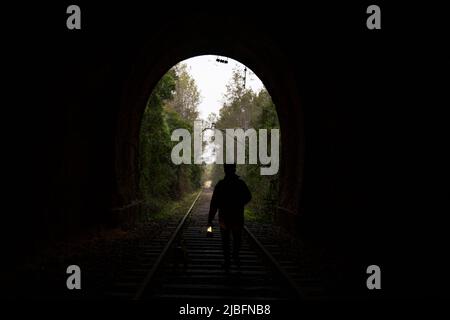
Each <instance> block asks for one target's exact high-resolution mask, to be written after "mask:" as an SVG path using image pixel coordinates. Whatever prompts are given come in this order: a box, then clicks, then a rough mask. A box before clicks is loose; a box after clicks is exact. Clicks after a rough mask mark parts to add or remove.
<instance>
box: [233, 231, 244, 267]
mask: <svg viewBox="0 0 450 320" xmlns="http://www.w3.org/2000/svg"><path fill="white" fill-rule="evenodd" d="M241 242H242V228H236V229H233V260H234V262H235V263H236V265H238V266H240V264H241V261H240V259H239V250H240V249H241Z"/></svg>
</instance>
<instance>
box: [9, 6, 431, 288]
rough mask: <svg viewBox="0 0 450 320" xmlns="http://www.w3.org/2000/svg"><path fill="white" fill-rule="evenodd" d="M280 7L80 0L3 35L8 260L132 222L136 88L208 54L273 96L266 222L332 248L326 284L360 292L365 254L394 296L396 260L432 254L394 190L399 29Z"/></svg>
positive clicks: (404, 284)
mask: <svg viewBox="0 0 450 320" xmlns="http://www.w3.org/2000/svg"><path fill="white" fill-rule="evenodd" d="M284 9H285V8H279V9H276V8H274V9H273V10H271V11H270V12H265V13H261V14H258V15H248V14H239V13H236V12H234V13H233V14H231V13H230V12H226V11H224V12H220V11H219V12H217V11H207V10H198V11H195V12H193V13H192V15H186V14H183V15H181V14H180V15H177V14H173V15H171V16H170V19H168V18H167V17H166V15H163V14H160V12H155V11H148V10H136V7H126V6H125V7H123V6H115V5H110V6H108V7H101V8H100V7H94V6H93V5H87V4H86V5H85V6H84V8H83V10H84V11H85V12H86V14H85V15H84V16H83V17H84V18H83V19H84V20H83V21H84V22H83V23H84V24H83V28H82V30H80V31H79V32H71V31H68V30H67V29H66V28H65V24H64V19H65V17H61V16H60V13H59V12H65V7H64V6H63V5H60V6H59V7H58V6H57V7H53V8H46V10H48V12H50V13H51V15H50V14H49V16H51V17H54V18H50V19H47V20H45V21H44V22H42V21H41V24H40V26H41V28H40V29H39V31H38V30H35V31H30V30H24V32H23V37H22V38H20V37H19V38H17V39H16V40H15V41H17V42H19V41H21V42H22V45H23V47H24V49H23V50H22V51H21V53H20V56H19V57H18V58H19V59H20V61H21V63H20V64H17V65H16V68H15V70H14V75H13V76H12V77H11V79H10V81H11V82H14V83H15V84H17V85H18V86H17V88H18V90H17V92H13V95H14V96H15V99H14V100H12V101H14V102H13V105H14V106H16V107H15V108H10V112H11V115H10V116H9V119H11V121H12V122H11V124H13V125H14V129H15V130H19V131H20V133H21V135H20V136H21V137H22V136H23V137H25V138H21V139H18V138H17V139H15V140H14V139H11V141H10V149H9V150H10V154H12V155H13V157H12V161H11V162H13V164H11V168H18V169H16V170H15V171H13V172H12V173H13V174H12V179H11V182H10V186H11V188H10V190H9V192H10V193H11V197H10V199H11V201H13V202H14V203H15V204H16V205H15V207H14V210H12V211H11V213H10V214H8V215H7V216H6V220H5V222H4V223H5V225H8V226H9V227H8V230H7V231H6V232H5V235H6V236H7V237H9V238H10V239H13V240H12V241H11V242H12V243H14V245H13V246H10V247H9V248H8V249H9V250H8V254H10V255H11V256H12V257H14V258H15V259H16V260H14V261H21V260H23V259H24V257H25V258H26V257H27V256H29V255H31V253H32V252H33V251H34V250H37V249H38V248H40V247H41V246H43V245H49V244H50V245H51V244H52V243H53V241H55V240H56V239H60V238H62V237H67V236H68V235H74V234H75V235H76V234H79V233H81V232H85V231H87V230H96V229H98V228H99V227H100V226H112V225H118V224H119V225H120V224H123V223H126V222H127V221H129V220H132V219H133V217H134V216H135V210H136V208H135V207H134V206H132V204H133V201H135V200H136V199H137V198H138V194H137V183H138V181H137V176H136V170H135V169H136V168H137V153H136V152H137V151H136V150H137V142H138V140H137V139H138V132H139V121H140V116H141V114H142V112H143V109H144V107H145V102H146V100H147V98H148V95H149V93H150V92H151V89H152V87H153V86H154V85H155V83H156V81H157V80H158V79H159V78H160V77H161V76H162V75H163V74H164V72H166V71H167V69H168V68H170V66H172V65H173V64H175V63H176V62H178V61H180V60H183V59H185V58H188V57H191V56H193V55H198V54H208V53H209V54H211V53H212V54H221V55H226V56H230V57H232V58H235V59H237V60H239V61H240V62H242V63H244V64H246V65H248V66H249V67H250V68H252V69H253V70H254V71H255V72H256V73H257V74H258V76H259V77H260V78H261V79H262V80H263V82H264V84H265V85H266V87H267V88H268V90H269V92H270V93H271V95H272V97H273V100H274V102H275V104H276V105H277V108H278V113H279V118H280V123H281V126H282V139H283V140H282V145H283V151H282V167H281V183H280V185H281V189H280V197H281V200H280V201H281V203H280V207H282V209H280V210H279V213H278V218H277V219H278V221H279V223H280V224H282V225H284V226H285V227H286V228H288V229H290V231H291V232H294V233H296V234H298V235H300V236H301V237H302V239H304V240H305V241H307V242H308V243H311V244H312V245H314V246H316V247H317V248H319V249H320V250H323V251H324V252H325V254H326V255H329V256H330V257H331V256H333V255H334V256H337V257H338V259H337V260H338V261H337V262H336V264H337V267H336V268H337V269H338V271H336V275H335V278H336V279H334V281H335V282H334V283H335V285H336V288H335V289H336V290H338V291H339V290H340V291H345V292H347V293H348V294H349V295H354V294H357V293H359V292H362V291H364V290H365V288H364V286H362V285H361V283H363V284H364V283H365V282H364V280H363V279H364V277H365V272H364V271H365V269H364V266H366V265H368V264H372V263H378V264H380V265H382V266H384V267H385V268H386V269H387V270H388V272H387V276H386V277H387V279H398V281H396V282H395V283H396V285H394V286H392V287H390V288H388V292H391V293H392V294H393V295H395V294H398V293H402V294H403V293H405V294H406V293H407V292H408V288H409V287H408V284H409V282H408V281H409V280H408V277H409V276H411V274H412V271H410V272H411V273H408V272H406V273H405V272H404V270H403V269H402V268H401V265H402V263H403V262H404V261H410V260H411V259H413V257H415V256H416V255H417V254H419V255H420V256H421V257H422V261H429V259H431V257H433V255H432V253H431V252H430V251H426V252H425V251H424V250H419V251H415V250H413V249H412V248H413V247H414V244H417V241H418V240H416V237H415V231H416V230H417V228H418V225H419V224H420V223H421V222H420V219H418V218H417V217H418V216H419V214H418V213H417V212H418V205H417V204H415V205H414V204H412V203H411V202H410V201H409V200H408V199H409V198H408V197H407V192H406V189H404V188H403V186H404V183H405V181H410V180H411V178H410V177H409V176H408V174H407V172H408V170H407V168H409V167H408V162H404V161H403V160H404V158H403V157H402V156H401V154H400V151H401V147H399V143H400V140H401V139H400V137H401V136H402V134H403V133H402V132H398V131H399V129H398V124H400V123H402V119H401V118H402V116H403V115H404V109H403V106H404V102H403V101H402V99H403V98H402V97H403V96H404V95H403V94H405V96H406V95H407V94H408V90H405V89H403V87H402V88H400V87H399V85H398V83H399V82H400V81H407V79H408V76H409V75H410V74H411V70H410V69H409V66H410V61H409V60H408V59H409V58H408V55H407V54H406V51H407V50H406V49H404V47H402V46H401V45H400V44H404V43H401V42H398V39H399V38H397V37H395V36H390V37H388V36H387V35H386V34H385V33H383V32H384V31H383V30H381V31H380V32H379V33H370V32H369V31H368V30H367V29H365V28H363V27H361V26H360V25H361V24H362V23H364V22H363V21H364V19H362V18H361V14H360V12H364V11H365V10H364V7H363V6H361V7H344V6H341V5H340V6H336V7H331V8H328V9H329V10H327V11H324V10H322V9H321V8H320V7H304V8H303V10H301V9H297V10H291V11H289V10H288V11H289V12H287V11H286V10H284ZM275 16H276V17H282V19H276V22H275V20H274V18H273V17H275ZM56 17H58V18H56ZM342 17H345V19H343V18H342ZM63 18H64V19H63ZM111 21H114V23H111ZM387 21H389V20H387ZM55 25H58V27H55ZM311 30H314V33H312V32H311ZM394 35H396V34H395V33H394ZM403 39H404V38H403ZM24 92H26V94H24ZM12 132H14V131H12ZM16 136H17V137H18V136H19V135H16ZM399 148H400V149H399ZM400 186H402V187H400ZM402 188H403V189H402ZM129 205H131V206H129ZM124 206H128V207H127V208H126V209H125V210H116V209H118V208H122V207H124ZM399 232H400V234H401V235H402V236H401V237H399ZM408 241H409V242H408ZM436 250H437V249H436ZM24 252H27V254H24ZM28 253H29V254H28ZM424 259H425V260H424ZM420 266H421V267H424V268H427V267H428V266H427V265H426V263H425V262H423V263H422V264H420ZM420 281H422V282H423V283H422V285H423V286H424V287H426V286H427V285H428V282H427V281H426V280H420ZM389 290H390V291H389Z"/></svg>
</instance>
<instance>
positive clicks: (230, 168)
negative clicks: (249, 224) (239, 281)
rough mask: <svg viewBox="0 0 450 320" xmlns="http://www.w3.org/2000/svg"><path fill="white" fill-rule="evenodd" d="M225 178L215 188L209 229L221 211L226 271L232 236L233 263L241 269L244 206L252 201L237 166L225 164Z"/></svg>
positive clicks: (220, 220)
mask: <svg viewBox="0 0 450 320" xmlns="http://www.w3.org/2000/svg"><path fill="white" fill-rule="evenodd" d="M224 171H225V177H224V178H223V179H222V180H220V181H219V182H218V183H217V184H216V186H215V187H214V192H213V195H212V198H211V204H210V208H209V215H208V227H210V226H212V221H213V219H214V217H215V215H216V212H217V210H218V211H219V226H220V234H221V238H222V249H223V254H224V264H223V267H224V268H225V270H228V269H229V268H230V235H232V236H233V254H232V256H233V261H234V263H235V264H236V265H237V266H238V267H239V266H240V259H239V249H240V246H241V238H242V229H243V228H244V206H245V205H246V204H247V203H248V202H249V201H250V200H251V199H252V195H251V193H250V190H249V189H248V187H247V185H246V183H245V182H244V181H243V180H241V179H240V178H239V176H238V175H237V174H236V164H224Z"/></svg>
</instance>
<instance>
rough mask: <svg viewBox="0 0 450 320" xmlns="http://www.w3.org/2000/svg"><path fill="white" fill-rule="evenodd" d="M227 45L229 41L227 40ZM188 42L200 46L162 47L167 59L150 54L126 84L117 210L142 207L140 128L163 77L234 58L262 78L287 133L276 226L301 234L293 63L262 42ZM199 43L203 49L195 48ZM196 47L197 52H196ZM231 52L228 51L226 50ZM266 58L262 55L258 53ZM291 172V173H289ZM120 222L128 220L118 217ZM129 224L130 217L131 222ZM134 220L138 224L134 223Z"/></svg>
mask: <svg viewBox="0 0 450 320" xmlns="http://www.w3.org/2000/svg"><path fill="white" fill-rule="evenodd" d="M222 40H223V39H222ZM186 41H188V42H189V41H192V42H194V45H189V46H187V45H186V46H185V45H180V46H177V48H176V49H174V48H167V50H164V49H166V48H162V51H164V54H161V55H160V56H159V57H158V59H156V60H155V59H152V61H148V56H146V54H145V49H144V50H143V51H142V52H141V53H140V60H141V61H140V63H139V64H137V65H139V66H144V67H141V68H138V69H134V70H133V72H132V73H131V75H130V76H129V79H128V80H127V81H126V85H125V89H124V98H123V100H124V101H126V103H125V105H123V108H121V113H120V117H119V122H118V130H117V131H118V132H119V133H120V135H119V136H118V137H117V139H116V152H115V153H116V165H115V168H116V177H117V189H116V193H115V195H114V196H113V201H114V203H113V207H127V211H128V213H126V214H123V213H122V217H133V216H137V215H139V209H138V206H132V205H131V206H130V204H132V203H133V202H134V203H138V202H139V200H137V199H138V198H139V196H140V191H139V190H140V187H139V174H138V173H137V172H138V170H137V168H139V156H138V148H136V146H138V144H139V142H138V141H139V129H138V128H139V127H140V119H141V116H142V114H144V110H145V107H146V103H147V100H146V97H149V96H150V95H151V91H152V89H153V88H155V86H156V85H157V83H158V81H159V80H160V79H161V78H162V77H163V75H164V74H165V73H166V72H167V70H170V68H171V67H172V66H174V65H176V64H177V63H178V62H180V61H183V60H186V59H188V58H190V57H195V56H202V55H205V54H212V55H214V56H217V57H232V58H234V59H236V60H237V61H240V62H242V63H243V65H246V66H248V67H249V68H250V69H251V70H253V71H254V72H255V74H257V75H259V76H260V77H261V80H262V81H263V82H264V86H265V87H266V88H267V91H268V92H270V93H271V95H270V96H271V98H272V100H273V102H274V104H275V106H276V114H277V118H278V120H279V127H280V128H283V134H282V135H281V137H280V138H281V142H280V145H281V148H280V164H279V167H280V168H279V172H278V175H279V181H280V183H279V186H280V187H279V190H278V202H277V204H276V206H275V208H274V209H275V210H276V213H275V214H274V222H275V223H276V224H277V225H279V226H282V227H283V228H284V229H285V230H287V231H288V232H289V233H290V234H293V235H297V234H298V226H297V220H298V217H299V216H300V215H301V211H302V209H301V194H302V192H301V190H302V179H303V163H304V159H303V139H304V138H303V127H302V123H303V115H302V108H301V104H300V97H299V93H298V90H297V89H298V83H297V81H296V79H295V77H294V75H293V74H292V73H291V71H290V70H291V68H290V67H289V62H288V61H289V60H287V59H285V58H284V57H283V56H282V55H281V53H280V52H276V51H274V50H273V48H274V46H270V44H268V43H265V42H259V45H263V47H262V48H259V47H257V48H249V46H248V45H245V46H244V45H242V43H238V42H236V41H232V42H230V43H229V46H227V45H223V43H222V44H221V45H220V49H219V48H218V44H214V43H213V42H210V43H208V44H205V43H204V42H203V41H202V38H201V37H195V38H192V37H188V38H187V39H186ZM195 43H198V46H197V47H195ZM192 48H196V49H195V50H192ZM224 48H226V49H224ZM260 51H261V52H264V53H265V54H264V55H263V54H258V52H260ZM288 168H289V169H288ZM114 219H115V220H116V221H123V219H121V218H117V217H114ZM127 219H128V218H127ZM131 220H132V219H131Z"/></svg>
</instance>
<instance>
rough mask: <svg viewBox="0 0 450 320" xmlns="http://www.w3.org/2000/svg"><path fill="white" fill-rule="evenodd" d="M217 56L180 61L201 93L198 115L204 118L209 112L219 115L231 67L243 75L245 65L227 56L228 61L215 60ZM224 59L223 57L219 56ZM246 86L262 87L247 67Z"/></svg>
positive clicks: (257, 88) (254, 89)
mask: <svg viewBox="0 0 450 320" xmlns="http://www.w3.org/2000/svg"><path fill="white" fill-rule="evenodd" d="M216 58H217V56H212V55H205V56H198V57H194V58H190V59H187V60H184V61H182V62H181V63H185V64H187V66H188V70H189V73H190V74H191V76H192V77H193V78H194V80H195V82H196V84H197V87H198V89H199V91H200V95H201V103H200V105H199V108H198V111H199V117H200V119H203V120H206V119H207V117H208V115H209V114H210V113H211V112H214V113H215V114H217V115H219V110H220V108H221V107H222V105H223V102H224V94H225V92H226V85H227V84H228V83H229V82H230V80H231V76H232V72H233V69H235V68H237V69H238V70H241V73H242V76H243V75H244V68H245V66H244V65H243V64H242V63H240V62H238V61H236V60H233V59H230V58H228V63H227V64H224V63H219V62H216ZM220 58H221V59H226V58H225V57H220ZM246 88H251V89H252V90H253V91H254V92H259V91H260V90H261V89H262V88H264V85H263V83H262V82H261V80H260V79H259V78H258V77H257V76H256V75H255V74H254V73H253V71H251V70H250V69H249V68H248V67H247V81H246Z"/></svg>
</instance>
